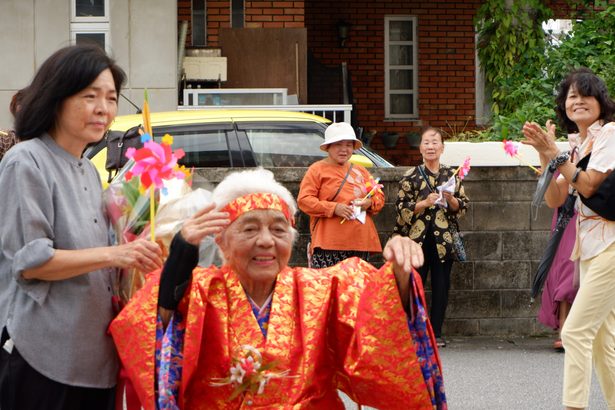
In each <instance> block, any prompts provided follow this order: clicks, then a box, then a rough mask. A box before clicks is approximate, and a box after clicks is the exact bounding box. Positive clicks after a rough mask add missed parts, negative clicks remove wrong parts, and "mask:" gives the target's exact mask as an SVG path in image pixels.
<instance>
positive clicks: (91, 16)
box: [70, 0, 109, 50]
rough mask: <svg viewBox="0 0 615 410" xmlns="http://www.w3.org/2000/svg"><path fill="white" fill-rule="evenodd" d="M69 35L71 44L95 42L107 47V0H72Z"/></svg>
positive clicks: (106, 48)
mask: <svg viewBox="0 0 615 410" xmlns="http://www.w3.org/2000/svg"><path fill="white" fill-rule="evenodd" d="M70 36H71V41H72V43H73V44H85V43H90V44H91V43H95V44H98V45H99V46H101V47H102V48H103V49H105V50H108V49H109V0H72V1H71V22H70Z"/></svg>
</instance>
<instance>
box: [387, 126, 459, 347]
mask: <svg viewBox="0 0 615 410" xmlns="http://www.w3.org/2000/svg"><path fill="white" fill-rule="evenodd" d="M419 149H420V152H421V155H422V156H423V164H421V165H419V166H416V167H412V168H410V169H409V170H408V171H407V172H406V173H405V174H404V176H403V177H402V179H401V181H399V193H398V195H397V202H396V209H397V221H396V224H395V227H394V228H393V236H395V235H401V236H407V237H409V238H410V239H412V240H415V241H417V242H418V243H419V244H420V245H421V247H422V248H423V252H424V253H425V264H424V265H423V266H422V267H421V268H419V273H420V274H421V278H422V279H423V283H425V281H426V280H427V274H428V273H429V272H431V310H430V315H429V316H430V319H431V323H432V326H433V329H434V333H435V335H436V340H437V343H438V345H439V346H440V347H444V346H445V345H446V342H445V340H444V338H443V337H442V324H443V323H444V315H445V313H446V307H447V305H448V291H449V288H450V283H451V268H452V266H453V261H454V260H455V259H458V258H459V255H457V254H456V252H455V248H454V246H453V232H452V230H453V229H455V228H457V218H459V216H461V215H463V214H464V213H465V210H466V208H467V206H468V202H469V200H468V197H467V196H466V194H465V191H464V188H463V185H462V183H461V179H462V177H463V176H465V172H467V169H469V163H466V164H465V168H464V167H463V166H462V167H460V168H459V169H458V170H455V169H454V168H451V167H448V166H446V165H443V164H441V163H440V156H441V155H442V153H443V152H444V141H443V140H442V133H441V132H440V131H439V130H438V129H436V128H433V127H429V128H426V129H425V130H424V131H423V132H422V133H421V145H420V148H419ZM466 162H469V160H466ZM466 168H467V169H466ZM451 178H452V179H451ZM449 181H450V182H452V184H451V183H450V182H449ZM447 182H449V184H446V183H447ZM445 184H446V185H447V189H442V190H441V192H440V190H438V187H442V186H445ZM448 186H450V187H448Z"/></svg>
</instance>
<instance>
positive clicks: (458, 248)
mask: <svg viewBox="0 0 615 410" xmlns="http://www.w3.org/2000/svg"><path fill="white" fill-rule="evenodd" d="M418 169H419V173H420V174H421V177H422V178H423V179H424V180H425V182H426V183H427V186H428V187H429V190H430V191H431V192H436V190H435V189H434V187H433V186H431V183H430V182H429V178H428V177H427V174H425V170H424V169H423V166H422V165H419V166H418ZM445 213H446V217H447V219H448V231H449V233H450V234H451V238H452V241H453V251H454V252H455V258H456V259H457V261H459V262H465V261H467V260H468V255H467V253H466V247H465V244H464V243H463V236H462V235H461V232H459V223H458V222H457V216H456V215H451V214H450V213H448V212H445Z"/></svg>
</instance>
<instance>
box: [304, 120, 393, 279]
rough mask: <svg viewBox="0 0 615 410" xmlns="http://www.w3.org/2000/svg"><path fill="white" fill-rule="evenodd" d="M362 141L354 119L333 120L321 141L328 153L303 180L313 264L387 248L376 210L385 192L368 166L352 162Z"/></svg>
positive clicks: (319, 265) (329, 263)
mask: <svg viewBox="0 0 615 410" xmlns="http://www.w3.org/2000/svg"><path fill="white" fill-rule="evenodd" d="M361 146H362V144H361V141H359V140H358V139H357V137H356V135H355V132H354V130H353V128H352V127H351V126H350V124H347V123H333V124H331V125H329V127H328V128H327V130H326V131H325V142H323V143H322V144H321V146H320V149H322V150H323V151H327V153H328V156H327V157H326V158H324V159H322V160H320V161H318V162H315V163H314V164H312V165H311V166H310V167H309V168H308V170H307V172H306V174H305V176H304V177H303V180H302V181H301V187H300V189H299V197H298V198H297V203H298V205H299V208H300V209H301V210H302V211H303V212H305V213H306V214H308V215H309V216H310V233H311V235H312V241H311V244H310V246H309V249H308V255H309V260H308V264H309V266H310V267H313V268H325V267H328V266H333V265H335V264H336V263H338V262H341V261H342V260H344V259H346V258H350V257H352V256H358V257H360V258H361V259H364V260H367V259H368V257H369V254H370V252H382V247H381V245H380V238H379V237H378V232H377V231H376V226H375V225H374V221H372V218H371V216H372V215H375V214H377V213H378V212H380V210H381V209H382V207H383V206H384V193H383V192H382V189H378V188H376V189H373V190H372V188H373V187H374V186H375V185H376V181H375V180H374V178H373V177H372V176H371V175H370V174H369V172H367V170H366V169H365V168H364V167H362V166H361V165H356V164H351V163H350V162H349V160H350V157H351V156H352V153H353V151H354V150H356V149H359V148H361ZM370 191H371V192H372V195H371V196H369V195H368V193H370Z"/></svg>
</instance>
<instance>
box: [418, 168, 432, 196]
mask: <svg viewBox="0 0 615 410" xmlns="http://www.w3.org/2000/svg"><path fill="white" fill-rule="evenodd" d="M418 169H419V172H420V173H421V176H422V177H423V179H424V180H425V182H426V183H427V186H428V187H429V190H430V191H431V192H436V190H435V189H434V188H433V186H431V182H429V178H428V177H427V174H426V173H425V170H424V169H423V165H419V166H418Z"/></svg>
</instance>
